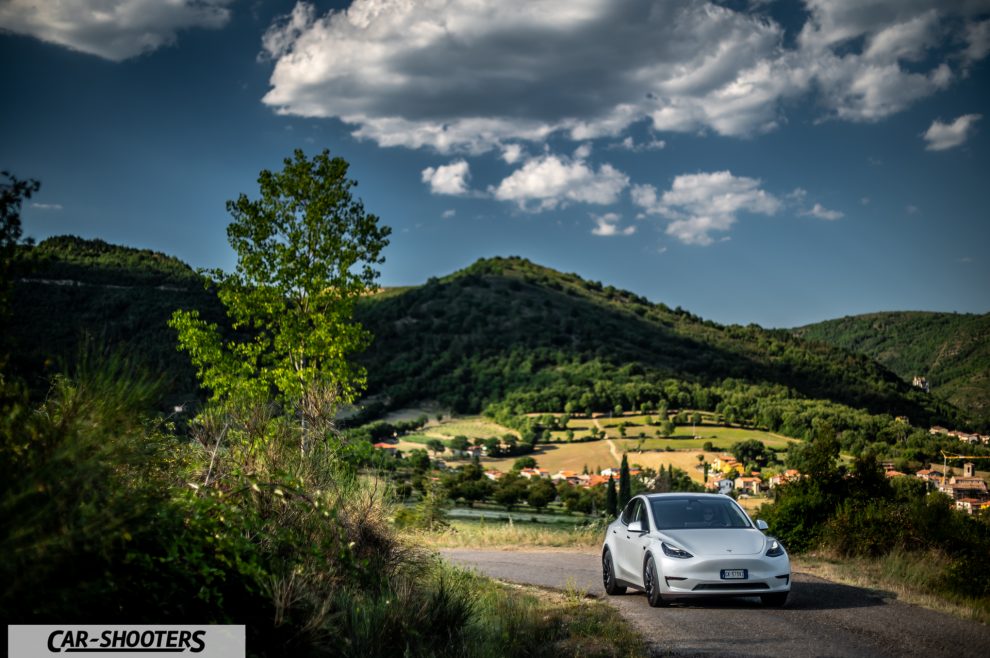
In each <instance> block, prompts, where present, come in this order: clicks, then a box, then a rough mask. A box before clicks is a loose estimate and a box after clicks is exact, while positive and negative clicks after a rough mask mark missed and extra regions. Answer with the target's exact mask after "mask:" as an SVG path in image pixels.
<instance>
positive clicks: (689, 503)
mask: <svg viewBox="0 0 990 658" xmlns="http://www.w3.org/2000/svg"><path fill="white" fill-rule="evenodd" d="M650 506H651V507H652V509H653V518H654V520H655V521H656V524H657V528H659V529H661V530H676V529H689V528H751V527H753V524H752V522H751V521H750V520H749V517H748V516H746V514H745V513H744V512H742V511H741V510H740V509H739V508H738V507H737V506H736V505H735V504H734V503H733V502H732V500H730V499H729V498H719V497H712V498H703V497H697V496H683V497H681V496H677V497H671V498H655V499H653V500H651V501H650Z"/></svg>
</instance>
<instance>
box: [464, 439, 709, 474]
mask: <svg viewBox="0 0 990 658" xmlns="http://www.w3.org/2000/svg"><path fill="white" fill-rule="evenodd" d="M614 443H615V449H616V454H618V458H616V457H615V456H614V455H613V454H612V451H611V449H610V448H609V444H608V441H589V442H587V443H565V444H554V445H547V444H540V445H538V446H537V450H536V451H535V452H534V453H533V454H532V455H530V456H531V457H533V458H534V459H536V463H537V464H538V465H539V467H540V468H545V469H547V470H548V471H550V472H551V473H556V472H557V471H577V472H581V471H583V470H584V467H585V466H587V467H588V469H589V470H591V471H592V472H595V473H597V472H599V471H600V470H602V469H603V468H610V467H616V466H618V465H619V464H620V463H621V460H622V450H623V447H625V446H623V445H621V443H622V442H620V441H615V442H614ZM629 443H633V442H629ZM698 455H705V456H706V459H709V460H710V459H711V458H712V456H713V455H712V453H706V452H703V451H701V450H683V451H676V452H664V451H658V452H643V453H637V452H629V464H630V466H637V465H638V466H642V467H644V468H652V469H659V467H660V466H663V467H664V468H666V467H667V465H668V464H673V465H674V466H675V467H677V468H681V469H684V470H685V471H687V473H688V474H690V475H691V478H692V479H694V480H697V481H698V482H701V480H702V475H701V472H700V471H699V470H697V466H698ZM516 459H518V457H506V458H503V459H487V458H483V459H482V460H481V463H482V464H483V465H484V466H485V467H486V468H496V469H498V470H500V471H508V470H510V469H511V468H512V464H513V463H515V461H516Z"/></svg>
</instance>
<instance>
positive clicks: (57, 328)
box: [10, 236, 224, 405]
mask: <svg viewBox="0 0 990 658" xmlns="http://www.w3.org/2000/svg"><path fill="white" fill-rule="evenodd" d="M15 279H16V284H15V286H14V289H13V291H12V296H11V313H12V318H11V322H12V326H11V333H12V334H13V335H12V336H11V337H10V339H11V341H12V343H13V349H12V353H11V362H10V367H11V369H12V370H13V372H14V373H15V374H18V375H20V376H22V377H24V378H25V379H26V380H27V381H28V383H29V384H30V385H31V386H32V387H33V388H34V389H35V392H36V393H37V394H44V393H45V389H44V387H45V386H46V382H47V379H48V378H49V377H50V376H51V374H52V373H53V372H55V371H56V370H58V369H60V368H61V367H62V366H63V364H71V363H74V362H75V361H76V360H77V359H78V357H79V356H80V354H81V352H83V351H87V352H95V353H97V354H100V353H110V352H114V351H116V352H119V353H120V354H123V355H126V357H127V358H128V359H130V360H131V361H132V362H134V363H135V364H137V365H139V366H140V367H143V368H144V369H145V370H147V371H148V372H149V373H152V374H153V375H154V376H156V377H159V378H160V379H161V381H162V383H163V385H164V391H165V396H166V399H165V400H164V401H163V404H169V405H170V404H172V403H178V402H181V401H185V400H188V399H191V398H196V397H198V396H199V390H198V385H197V383H196V379H195V372H194V370H193V368H192V365H191V364H190V363H189V362H188V358H187V357H186V356H185V355H183V354H180V353H179V352H178V351H177V350H176V337H175V332H174V331H172V330H171V329H169V328H168V327H167V326H166V322H167V320H168V318H169V317H170V316H171V314H172V311H174V310H175V309H177V308H198V309H200V310H201V312H202V313H203V314H204V316H205V317H207V318H209V319H210V320H211V321H215V322H222V321H223V317H224V315H223V311H222V309H221V308H220V305H219V303H218V302H217V300H216V298H215V297H214V296H213V295H212V294H211V293H209V292H207V291H206V289H205V288H204V285H203V279H202V277H200V276H199V274H197V273H196V272H195V271H194V270H193V269H192V268H191V267H189V266H188V265H186V264H185V263H183V262H182V261H180V260H178V259H177V258H174V257H172V256H167V255H165V254H161V253H158V252H154V251H149V250H141V249H132V248H130V247H120V246H117V245H111V244H107V243H106V242H103V241H101V240H83V239H81V238H77V237H73V236H60V237H55V238H49V239H47V240H44V241H43V242H41V243H39V244H38V245H37V246H34V247H22V248H21V251H20V253H19V258H18V262H17V266H16V271H15ZM84 345H85V346H84Z"/></svg>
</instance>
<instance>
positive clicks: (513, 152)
mask: <svg viewBox="0 0 990 658" xmlns="http://www.w3.org/2000/svg"><path fill="white" fill-rule="evenodd" d="M523 155H524V153H523V148H522V146H520V145H519V144H505V145H503V146H502V160H504V161H505V163H506V164H515V163H517V162H519V160H521V159H522V157H523Z"/></svg>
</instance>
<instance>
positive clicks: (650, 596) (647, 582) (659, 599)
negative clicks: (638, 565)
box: [643, 555, 667, 608]
mask: <svg viewBox="0 0 990 658" xmlns="http://www.w3.org/2000/svg"><path fill="white" fill-rule="evenodd" d="M643 586H644V588H645V589H646V600H647V601H649V603H650V606H651V607H653V608H660V607H663V606H665V605H667V602H666V601H664V600H663V596H661V595H660V576H659V575H658V574H657V564H656V562H654V561H653V556H652V555H651V556H650V557H648V558H647V559H646V567H645V568H644V569H643Z"/></svg>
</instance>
